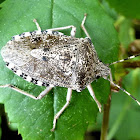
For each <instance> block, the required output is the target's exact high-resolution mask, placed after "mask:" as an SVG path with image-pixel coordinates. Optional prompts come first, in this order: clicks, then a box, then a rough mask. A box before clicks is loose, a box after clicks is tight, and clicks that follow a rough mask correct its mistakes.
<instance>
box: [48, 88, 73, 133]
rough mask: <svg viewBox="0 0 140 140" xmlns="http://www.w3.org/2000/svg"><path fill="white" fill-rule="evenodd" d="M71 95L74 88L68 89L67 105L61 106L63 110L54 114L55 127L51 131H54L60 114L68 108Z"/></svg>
mask: <svg viewBox="0 0 140 140" xmlns="http://www.w3.org/2000/svg"><path fill="white" fill-rule="evenodd" d="M71 96H72V89H71V88H68V91H67V97H66V103H65V105H64V106H63V107H62V108H61V110H60V111H59V112H58V113H57V114H56V115H55V116H54V120H53V128H52V129H51V131H54V129H55V127H56V121H57V119H58V118H59V117H60V115H61V114H62V113H63V111H64V110H65V109H66V108H67V106H68V105H69V103H70V100H71Z"/></svg>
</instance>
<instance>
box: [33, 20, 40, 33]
mask: <svg viewBox="0 0 140 140" xmlns="http://www.w3.org/2000/svg"><path fill="white" fill-rule="evenodd" d="M33 22H34V23H35V24H36V27H37V30H38V31H40V32H41V28H40V26H39V24H38V22H37V20H36V19H34V20H33Z"/></svg>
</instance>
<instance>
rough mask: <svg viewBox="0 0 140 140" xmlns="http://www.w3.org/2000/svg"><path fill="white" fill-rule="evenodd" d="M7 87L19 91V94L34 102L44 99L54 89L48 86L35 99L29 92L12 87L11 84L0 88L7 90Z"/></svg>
mask: <svg viewBox="0 0 140 140" xmlns="http://www.w3.org/2000/svg"><path fill="white" fill-rule="evenodd" d="M6 87H8V88H11V89H13V90H15V91H17V92H19V93H21V94H23V95H26V96H28V97H30V98H32V99H34V100H39V99H42V98H43V97H44V96H45V95H46V94H48V93H49V91H50V90H51V89H52V88H53V86H48V87H46V89H45V90H44V91H42V92H41V93H40V94H39V95H38V96H37V97H35V96H33V95H31V94H29V93H27V92H25V91H23V90H21V89H19V88H17V87H16V86H13V85H10V84H7V85H0V88H6Z"/></svg>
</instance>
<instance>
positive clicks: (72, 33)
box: [48, 25, 76, 37]
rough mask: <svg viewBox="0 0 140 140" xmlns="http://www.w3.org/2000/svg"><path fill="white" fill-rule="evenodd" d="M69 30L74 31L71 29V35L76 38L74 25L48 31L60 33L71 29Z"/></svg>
mask: <svg viewBox="0 0 140 140" xmlns="http://www.w3.org/2000/svg"><path fill="white" fill-rule="evenodd" d="M69 28H72V29H71V33H70V35H71V36H72V37H74V36H75V33H76V27H75V26H73V25H69V26H65V27H59V28H53V29H48V31H49V30H50V31H60V30H65V29H69Z"/></svg>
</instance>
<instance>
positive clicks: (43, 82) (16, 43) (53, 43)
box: [0, 14, 140, 131]
mask: <svg viewBox="0 0 140 140" xmlns="http://www.w3.org/2000/svg"><path fill="white" fill-rule="evenodd" d="M85 20H86V14H85V16H84V19H83V21H82V24H81V27H82V29H83V31H84V32H85V34H86V36H87V37H86V38H76V37H75V33H76V27H74V26H73V25H70V26H66V27H60V28H53V29H48V30H45V31H41V28H40V26H39V24H38V22H37V21H36V20H34V22H35V24H36V26H37V31H33V32H25V33H22V34H20V35H15V36H13V38H12V40H10V41H8V42H7V44H6V45H5V46H4V47H3V48H2V50H1V55H2V57H3V60H4V61H5V63H6V66H7V67H8V68H9V69H10V70H12V71H13V72H14V73H15V74H17V75H18V76H20V77H22V78H23V79H25V80H26V81H28V82H32V83H34V84H36V85H38V86H45V87H46V89H45V90H44V91H42V92H41V93H40V94H39V95H38V96H37V97H35V96H33V95H31V94H29V93H27V92H25V91H23V90H21V89H19V88H17V87H16V86H14V85H10V84H7V85H1V86H0V87H1V88H2V87H3V88H6V87H9V88H11V89H13V90H15V91H17V92H19V93H21V94H24V95H26V96H28V97H31V98H33V99H35V100H39V99H41V98H43V97H44V96H45V95H46V94H47V93H48V92H49V91H50V90H51V89H52V88H53V87H54V86H60V87H66V88H68V91H67V97H66V103H65V105H64V106H63V107H62V109H61V110H60V111H59V112H58V113H57V114H56V115H55V116H54V120H53V128H52V131H54V129H55V128H56V121H57V119H58V118H59V117H60V115H61V114H62V112H63V111H64V110H65V109H66V107H67V106H68V105H69V102H70V100H71V96H72V90H76V91H77V92H80V91H82V90H83V89H84V88H86V87H87V88H88V90H89V93H90V95H91V96H92V97H93V99H94V100H95V102H96V104H97V106H98V109H99V111H100V112H101V104H100V102H99V101H98V100H97V99H96V97H95V94H94V91H93V89H92V87H91V83H92V82H93V81H94V80H96V79H98V78H100V77H103V78H104V79H106V80H109V81H110V83H111V84H112V85H114V86H116V87H118V88H119V89H121V90H123V91H124V92H125V93H126V94H128V95H129V96H131V97H132V98H133V99H134V100H135V101H136V102H137V103H138V104H139V105H140V103H139V102H138V101H137V100H136V99H135V98H134V97H133V96H132V95H131V94H130V93H128V92H127V91H126V90H124V89H122V88H121V87H120V86H118V85H116V84H114V82H113V80H112V76H111V69H110V68H109V65H112V64H115V63H118V62H122V61H124V60H127V59H130V58H134V57H136V56H139V55H136V56H131V57H129V58H127V59H124V60H120V61H117V62H113V63H111V64H104V63H103V62H101V61H100V60H99V58H98V56H97V53H96V50H95V48H94V45H93V44H92V42H91V39H90V36H89V34H88V32H87V30H86V28H85V26H84V23H85ZM69 28H72V30H71V35H70V36H66V35H64V34H63V33H61V32H58V31H59V30H65V29H69Z"/></svg>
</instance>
